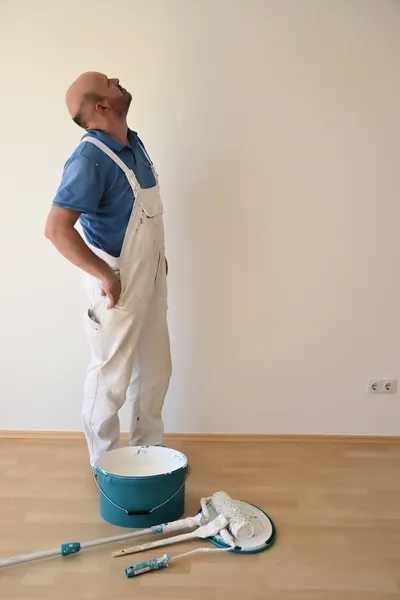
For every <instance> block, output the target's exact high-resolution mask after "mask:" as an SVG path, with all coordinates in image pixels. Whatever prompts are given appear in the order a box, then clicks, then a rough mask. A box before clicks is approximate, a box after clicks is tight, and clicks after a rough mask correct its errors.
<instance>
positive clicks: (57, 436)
mask: <svg viewBox="0 0 400 600" xmlns="http://www.w3.org/2000/svg"><path fill="white" fill-rule="evenodd" d="M0 439H2V440H55V441H79V440H81V441H83V440H84V439H85V436H84V433H83V432H82V431H28V430H26V431H25V430H22V431H14V430H4V431H1V430H0ZM121 439H122V440H124V441H125V442H127V441H128V434H127V433H125V432H124V433H122V434H121ZM165 441H166V442H167V443H181V442H188V443H190V442H196V443H200V442H201V443H205V442H208V443H238V444H241V443H247V444H249V443H252V442H253V443H254V442H257V443H260V442H263V443H270V442H280V443H299V442H303V443H305V442H307V443H324V442H329V443H331V444H332V443H342V444H343V443H364V444H365V443H374V444H388V443H391V444H393V443H395V444H400V436H379V435H316V434H280V433H277V434H269V433H266V434H241V433H238V434H235V433H167V434H166V435H165Z"/></svg>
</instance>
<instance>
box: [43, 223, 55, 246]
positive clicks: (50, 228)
mask: <svg viewBox="0 0 400 600" xmlns="http://www.w3.org/2000/svg"><path fill="white" fill-rule="evenodd" d="M55 235H56V227H55V224H54V223H52V222H51V221H50V220H49V219H47V221H46V226H45V228H44V237H45V238H47V239H48V240H50V242H52V241H53V240H54V237H55Z"/></svg>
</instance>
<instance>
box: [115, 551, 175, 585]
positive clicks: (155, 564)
mask: <svg viewBox="0 0 400 600" xmlns="http://www.w3.org/2000/svg"><path fill="white" fill-rule="evenodd" d="M168 560H169V557H168V554H164V556H162V557H161V558H152V559H151V560H146V561H145V562H142V563H138V564H137V565H132V566H131V567H128V568H127V569H125V575H126V576H127V578H128V579H130V578H131V577H137V576H138V575H142V574H143V573H148V572H149V571H157V570H158V569H162V568H163V567H168V566H169V565H168Z"/></svg>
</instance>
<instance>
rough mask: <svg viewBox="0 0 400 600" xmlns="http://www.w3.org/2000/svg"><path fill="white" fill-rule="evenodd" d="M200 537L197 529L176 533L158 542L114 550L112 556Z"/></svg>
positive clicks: (115, 556) (125, 554)
mask: <svg viewBox="0 0 400 600" xmlns="http://www.w3.org/2000/svg"><path fill="white" fill-rule="evenodd" d="M195 537H198V535H197V530H195V531H192V532H191V533H183V534H182V535H175V536H174V537H170V538H165V539H164V540H157V541H156V542H149V543H148V544H141V545H139V546H132V547H131V548H125V549H124V550H119V551H118V552H113V553H112V556H113V557H114V558H118V557H119V556H127V555H128V554H136V553H137V552H144V551H145V550H151V549H152V548H160V547H161V546H168V545H169V544H177V543H179V542H186V540H191V539H193V538H195Z"/></svg>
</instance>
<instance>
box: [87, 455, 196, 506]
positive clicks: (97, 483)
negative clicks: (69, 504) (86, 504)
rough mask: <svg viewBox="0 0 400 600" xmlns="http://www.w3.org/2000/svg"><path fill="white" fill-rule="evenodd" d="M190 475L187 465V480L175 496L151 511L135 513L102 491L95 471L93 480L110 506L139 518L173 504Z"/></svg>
mask: <svg viewBox="0 0 400 600" xmlns="http://www.w3.org/2000/svg"><path fill="white" fill-rule="evenodd" d="M188 475H189V465H187V467H186V475H185V479H184V480H183V483H182V485H181V486H180V487H179V488H178V489H177V491H176V492H175V493H174V494H172V496H170V497H169V498H168V500H166V501H165V502H162V504H159V505H158V506H155V507H154V508H151V509H150V510H135V511H131V510H126V508H124V507H123V506H120V505H119V504H116V503H115V502H114V501H113V500H111V498H110V497H109V496H107V494H106V493H105V491H104V490H102V489H101V487H100V484H99V482H98V481H97V475H96V473H95V472H94V471H93V479H94V481H95V484H96V486H97V489H98V490H99V492H100V494H102V495H103V496H104V498H105V499H106V500H108V502H110V504H112V505H113V506H115V508H118V509H119V510H122V511H123V512H124V513H126V514H127V515H128V517H136V516H137V517H139V516H143V515H151V513H152V512H154V511H155V510H158V509H159V508H161V507H162V506H165V504H168V502H171V500H172V498H175V496H176V495H177V494H179V492H180V491H181V489H182V488H183V486H184V485H185V483H186V480H187V478H188Z"/></svg>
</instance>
